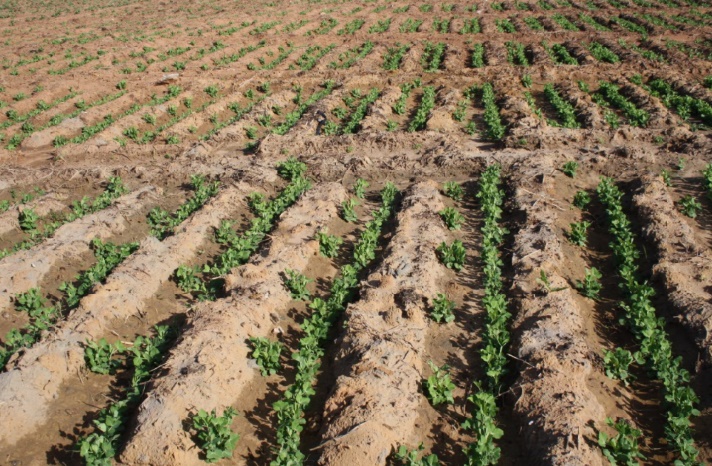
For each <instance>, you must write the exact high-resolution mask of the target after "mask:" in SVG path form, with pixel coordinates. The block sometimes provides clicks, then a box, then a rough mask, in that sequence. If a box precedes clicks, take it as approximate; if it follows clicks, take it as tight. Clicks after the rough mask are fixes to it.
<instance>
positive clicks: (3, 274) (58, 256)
mask: <svg viewBox="0 0 712 466" xmlns="http://www.w3.org/2000/svg"><path fill="white" fill-rule="evenodd" d="M161 192H162V191H161V189H159V188H155V187H153V186H145V187H143V188H141V189H138V190H136V191H134V192H132V193H130V194H127V195H125V196H122V197H120V198H119V199H117V200H116V201H115V202H114V204H113V205H111V206H109V207H107V208H106V209H103V210H101V211H99V212H96V213H94V214H90V215H87V216H85V217H82V218H80V219H78V220H75V221H74V222H71V223H68V224H66V225H63V226H61V227H60V228H59V229H57V231H56V232H55V233H54V235H53V236H52V237H51V238H49V239H47V240H45V241H44V242H42V243H41V244H39V245H37V246H35V247H33V248H32V249H29V250H23V251H18V252H16V253H14V254H12V255H10V256H8V257H6V258H4V259H2V260H0V290H2V293H0V311H3V310H5V309H7V308H8V306H9V305H10V301H11V299H12V297H13V296H15V295H16V294H18V293H23V292H25V291H27V290H29V289H30V288H33V287H37V286H38V285H39V283H40V281H41V280H42V279H43V278H44V277H45V276H46V275H47V274H48V273H49V272H50V270H51V269H52V268H53V267H54V266H55V265H56V264H58V263H59V262H61V261H62V260H63V259H64V258H65V257H68V256H78V255H80V254H83V253H85V252H88V251H89V246H90V244H91V241H92V240H93V239H94V238H97V237H98V238H100V239H102V240H105V239H107V238H110V237H111V236H114V235H117V234H119V233H121V232H123V231H124V230H126V229H127V228H129V227H130V223H129V221H128V219H129V218H130V217H132V216H133V215H136V213H137V212H139V211H141V210H142V209H143V208H144V207H145V206H146V205H147V204H151V203H155V202H156V201H157V199H158V197H159V196H160V194H161Z"/></svg>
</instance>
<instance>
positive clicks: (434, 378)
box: [423, 361, 455, 406]
mask: <svg viewBox="0 0 712 466" xmlns="http://www.w3.org/2000/svg"><path fill="white" fill-rule="evenodd" d="M428 365H429V366H430V369H431V370H432V371H433V375H431V376H430V377H428V378H427V379H426V380H425V381H423V390H424V391H425V396H426V397H427V398H428V400H430V404H432V405H433V406H437V405H439V404H441V403H447V404H452V403H454V402H455V399H454V398H453V396H452V392H453V390H454V389H455V384H454V383H452V380H450V372H448V371H449V369H450V367H449V366H448V365H447V364H445V365H443V366H441V367H438V366H436V365H435V364H434V363H433V361H428Z"/></svg>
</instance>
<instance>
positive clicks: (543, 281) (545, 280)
mask: <svg viewBox="0 0 712 466" xmlns="http://www.w3.org/2000/svg"><path fill="white" fill-rule="evenodd" d="M536 281H537V283H539V284H540V285H541V286H542V288H543V289H544V293H545V294H549V293H556V292H557V291H563V290H565V289H566V287H565V286H559V287H553V286H551V282H550V281H549V274H547V273H546V272H545V271H544V270H540V271H539V278H537V279H536Z"/></svg>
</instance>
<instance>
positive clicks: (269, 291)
mask: <svg viewBox="0 0 712 466" xmlns="http://www.w3.org/2000/svg"><path fill="white" fill-rule="evenodd" d="M346 196H347V194H346V191H345V190H344V188H343V187H342V186H340V185H339V184H336V183H329V184H323V185H320V186H317V187H315V188H313V189H312V190H310V191H308V192H307V193H306V194H305V195H304V196H303V197H302V199H300V200H299V201H298V203H297V204H296V205H295V206H293V207H291V208H290V209H289V210H287V212H286V213H284V214H283V216H282V218H281V219H280V222H279V225H278V227H277V229H276V231H274V232H273V233H272V234H271V243H270V245H269V248H268V249H266V250H264V251H263V252H262V254H261V256H260V257H258V258H257V259H255V260H253V262H251V263H249V264H246V265H244V266H242V267H240V268H238V269H237V270H235V271H234V272H233V273H232V274H230V275H228V276H227V277H226V289H228V290H231V296H230V297H228V298H226V299H223V300H220V301H217V302H214V303H203V304H200V305H198V306H196V308H195V309H194V312H193V313H192V314H191V315H189V316H188V321H187V329H188V330H187V331H186V332H185V333H184V334H183V335H182V337H181V340H180V341H179V343H178V344H177V345H176V346H175V347H174V349H173V351H172V354H171V356H170V357H169V359H168V361H167V362H166V363H165V364H164V373H163V375H161V376H160V377H158V378H157V379H156V380H155V381H154V383H153V385H152V387H151V390H150V392H149V394H148V397H147V399H146V400H145V401H144V402H143V403H142V404H141V406H140V408H139V412H138V415H137V418H136V428H135V429H134V431H133V433H132V434H131V438H130V439H129V441H128V443H127V445H126V447H125V449H124V451H123V452H122V453H121V454H120V460H121V461H122V462H123V463H126V464H152V465H174V464H185V465H187V464H196V465H197V464H202V463H203V462H202V460H201V459H199V457H198V449H196V448H195V444H194V442H193V440H192V439H191V437H190V434H189V433H188V432H186V431H185V429H184V427H183V426H184V423H185V421H186V419H188V418H189V416H190V414H191V413H193V412H196V411H197V409H207V410H210V409H212V408H214V407H216V408H217V407H219V408H220V409H221V408H222V407H224V406H227V405H230V404H233V403H235V402H236V401H237V400H238V399H239V398H240V395H241V394H242V393H243V392H244V389H245V388H246V387H247V386H248V385H249V383H250V382H251V381H252V380H254V378H257V377H261V375H260V373H259V370H258V369H256V368H254V367H252V365H251V364H250V363H249V354H250V352H251V349H250V347H249V345H248V344H247V340H248V339H249V338H250V337H258V336H262V337H268V336H269V335H270V334H271V333H272V331H273V329H274V326H275V324H276V323H275V322H274V321H273V320H272V315H271V313H268V312H265V310H266V309H285V308H287V307H289V305H290V303H291V301H292V298H291V295H290V293H289V291H288V290H287V289H286V288H285V287H284V285H283V283H282V277H281V274H282V273H283V271H284V270H285V269H287V268H289V269H292V270H296V271H298V272H300V273H301V272H302V271H303V270H304V268H305V267H306V266H307V264H308V262H309V259H310V258H311V257H312V256H314V255H316V254H318V253H319V243H318V241H316V240H315V239H314V236H315V233H316V232H317V231H318V230H319V229H320V228H321V227H323V226H325V225H327V224H328V223H329V222H330V220H331V219H333V218H335V217H336V216H337V213H338V206H339V205H340V204H341V202H342V201H343V200H345V199H346ZM226 354H229V355H230V357H229V358H228V359H226V358H225V355H226ZM206 377H207V378H206ZM207 380H209V383H206V381H207Z"/></svg>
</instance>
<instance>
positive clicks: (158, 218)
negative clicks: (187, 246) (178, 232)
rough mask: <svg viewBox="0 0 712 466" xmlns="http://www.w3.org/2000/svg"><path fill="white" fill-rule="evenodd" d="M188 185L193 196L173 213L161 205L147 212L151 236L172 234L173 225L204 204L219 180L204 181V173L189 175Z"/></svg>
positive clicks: (212, 193) (158, 236)
mask: <svg viewBox="0 0 712 466" xmlns="http://www.w3.org/2000/svg"><path fill="white" fill-rule="evenodd" d="M190 185H191V187H192V188H193V190H194V192H193V196H192V197H191V198H190V199H188V200H187V201H186V202H185V203H184V204H183V205H181V206H180V207H179V208H178V210H176V211H175V213H173V215H171V214H170V213H168V211H166V210H165V209H163V208H161V207H155V208H153V210H151V211H150V212H149V213H148V224H149V225H150V227H151V234H152V235H153V236H155V237H156V238H158V239H161V240H162V239H165V238H166V237H167V236H169V235H171V234H173V230H174V229H175V227H177V226H178V225H180V224H181V223H183V221H184V220H185V219H187V218H188V217H189V216H190V215H191V214H192V213H193V212H195V211H196V210H198V209H200V208H201V207H202V206H203V205H205V203H206V202H208V201H209V200H210V198H212V197H214V196H215V195H216V194H217V193H218V190H219V189H220V182H219V181H211V182H206V179H205V176H204V175H193V176H191V178H190Z"/></svg>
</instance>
